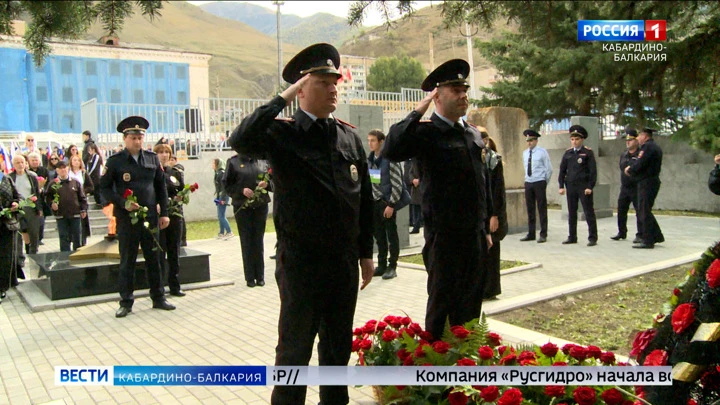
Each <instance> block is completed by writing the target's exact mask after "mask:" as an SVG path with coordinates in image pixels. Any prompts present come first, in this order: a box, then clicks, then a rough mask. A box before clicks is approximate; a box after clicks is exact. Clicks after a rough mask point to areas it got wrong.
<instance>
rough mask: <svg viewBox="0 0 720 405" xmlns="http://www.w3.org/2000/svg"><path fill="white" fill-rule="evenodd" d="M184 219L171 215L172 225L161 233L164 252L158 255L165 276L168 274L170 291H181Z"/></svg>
mask: <svg viewBox="0 0 720 405" xmlns="http://www.w3.org/2000/svg"><path fill="white" fill-rule="evenodd" d="M183 222H184V220H183V218H182V217H178V216H176V215H170V225H168V227H167V228H165V229H163V230H161V231H160V245H161V246H162V248H163V250H164V252H160V254H159V255H158V256H159V257H158V258H159V260H160V264H161V268H162V270H163V274H167V280H168V287H169V288H170V291H173V292H177V291H180V289H181V288H180V280H179V278H178V274H180V256H179V252H180V238H181V236H182V225H183Z"/></svg>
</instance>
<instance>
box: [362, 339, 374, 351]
mask: <svg viewBox="0 0 720 405" xmlns="http://www.w3.org/2000/svg"><path fill="white" fill-rule="evenodd" d="M371 347H372V340H370V339H363V340H362V342H360V348H361V349H363V350H370V348H371Z"/></svg>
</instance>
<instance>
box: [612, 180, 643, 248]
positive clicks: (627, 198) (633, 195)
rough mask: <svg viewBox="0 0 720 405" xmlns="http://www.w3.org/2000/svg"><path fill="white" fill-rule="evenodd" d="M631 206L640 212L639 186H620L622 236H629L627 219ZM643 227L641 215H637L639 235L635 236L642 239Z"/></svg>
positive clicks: (620, 228)
mask: <svg viewBox="0 0 720 405" xmlns="http://www.w3.org/2000/svg"><path fill="white" fill-rule="evenodd" d="M630 204H632V206H633V208H635V212H637V211H638V193H637V186H632V187H624V186H620V195H619V196H618V202H617V205H618V217H617V221H618V232H619V233H620V235H622V236H627V233H628V229H627V217H628V210H629V209H630ZM641 229H642V227H641V226H640V215H637V233H636V234H635V236H637V237H642V231H641Z"/></svg>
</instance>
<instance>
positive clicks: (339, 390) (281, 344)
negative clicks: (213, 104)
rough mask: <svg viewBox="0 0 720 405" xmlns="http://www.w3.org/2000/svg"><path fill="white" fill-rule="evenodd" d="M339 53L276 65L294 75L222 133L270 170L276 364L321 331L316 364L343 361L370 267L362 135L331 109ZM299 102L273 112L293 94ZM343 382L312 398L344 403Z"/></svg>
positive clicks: (288, 400)
mask: <svg viewBox="0 0 720 405" xmlns="http://www.w3.org/2000/svg"><path fill="white" fill-rule="evenodd" d="M339 65H340V54H339V53H338V51H337V49H335V47H333V46H332V45H329V44H315V45H311V46H309V47H308V48H306V49H304V50H302V51H301V52H300V53H299V54H297V55H295V57H294V58H292V60H290V62H288V64H287V65H286V66H285V69H284V70H283V79H285V80H286V81H287V82H289V83H292V85H291V86H290V87H288V88H287V89H286V90H285V91H283V92H282V94H280V95H279V96H277V97H275V98H274V99H272V100H271V101H270V102H269V103H267V104H265V105H263V106H261V107H259V108H258V109H257V110H255V111H254V112H253V113H252V114H251V115H250V116H248V117H246V118H245V119H244V120H243V121H242V123H241V124H240V126H239V127H238V128H236V129H235V130H234V131H233V133H232V135H231V136H230V139H229V144H230V146H231V147H232V148H233V149H234V150H235V151H237V152H238V153H240V154H245V155H248V156H251V157H254V158H266V159H267V160H268V161H269V163H270V166H271V167H272V169H273V186H274V204H275V205H274V209H273V220H274V221H275V228H276V229H277V237H278V247H277V270H276V272H275V278H276V280H277V284H278V288H279V290H280V319H279V321H278V332H279V337H278V345H277V348H276V356H275V364H276V365H294V366H305V365H307V364H308V363H309V361H310V357H311V356H312V351H313V343H314V341H315V336H316V335H318V334H319V336H320V343H319V344H318V352H319V353H318V354H319V355H318V358H319V363H320V365H321V366H346V365H347V363H348V361H349V360H350V353H351V349H352V338H353V336H352V323H353V317H354V314H355V305H356V302H357V295H358V260H359V262H360V267H361V269H362V279H363V283H362V286H361V287H360V289H363V288H365V286H367V285H368V284H369V283H370V281H372V275H373V261H372V255H373V229H372V223H373V221H372V209H373V197H372V188H371V185H370V173H369V171H368V166H367V160H366V159H365V151H364V149H363V141H362V140H361V139H360V137H359V136H358V133H357V131H356V130H355V127H353V126H352V125H350V124H348V123H346V122H343V121H341V120H339V119H337V118H335V117H333V116H332V112H333V111H335V109H336V108H337V82H338V79H339V78H340V77H341V75H340V73H339V72H338V70H337V68H338V66H339ZM296 96H297V97H298V99H299V106H300V108H299V109H298V110H297V111H296V112H295V113H294V114H293V116H292V117H278V115H279V114H280V113H281V112H282V111H283V109H285V107H286V106H288V105H289V104H290V103H291V102H292V101H293V100H294V99H295V97H296ZM306 391H307V387H304V386H297V387H289V386H275V388H274V389H273V393H272V399H271V402H272V404H274V405H277V404H292V405H295V404H304V403H305V394H306ZM349 400H350V399H349V396H348V389H347V386H321V387H320V402H321V403H322V404H328V405H337V404H347V403H348V402H349Z"/></svg>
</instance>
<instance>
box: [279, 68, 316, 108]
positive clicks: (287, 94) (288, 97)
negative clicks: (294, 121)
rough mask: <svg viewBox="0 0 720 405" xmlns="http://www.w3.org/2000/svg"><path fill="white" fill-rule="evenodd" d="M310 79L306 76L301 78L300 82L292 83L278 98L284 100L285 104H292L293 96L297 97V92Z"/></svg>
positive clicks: (308, 75)
mask: <svg viewBox="0 0 720 405" xmlns="http://www.w3.org/2000/svg"><path fill="white" fill-rule="evenodd" d="M309 79H310V74H306V75H305V76H303V77H301V78H300V80H298V81H296V82H295V83H293V84H292V85H291V86H290V87H288V88H287V89H285V91H283V92H282V93H280V97H282V98H284V99H285V102H286V103H287V104H290V103H292V101H293V100H295V96H297V93H298V91H300V89H301V88H302V86H303V85H304V84H305V82H307V81H308V80H309Z"/></svg>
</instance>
